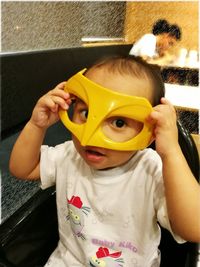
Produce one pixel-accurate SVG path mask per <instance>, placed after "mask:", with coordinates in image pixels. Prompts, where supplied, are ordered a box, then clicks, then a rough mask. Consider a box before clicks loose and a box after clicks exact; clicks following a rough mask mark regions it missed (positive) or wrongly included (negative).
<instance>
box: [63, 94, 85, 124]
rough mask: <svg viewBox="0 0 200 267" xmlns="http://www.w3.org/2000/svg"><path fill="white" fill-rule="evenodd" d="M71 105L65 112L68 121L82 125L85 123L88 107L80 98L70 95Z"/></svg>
mask: <svg viewBox="0 0 200 267" xmlns="http://www.w3.org/2000/svg"><path fill="white" fill-rule="evenodd" d="M70 99H71V105H70V107H69V109H68V110H67V114H68V117H69V119H70V120H71V121H72V122H74V123H77V124H83V123H85V122H86V121H87V116H88V106H87V104H86V103H85V102H84V101H83V100H82V99H80V98H78V97H77V96H75V95H73V94H72V95H70Z"/></svg>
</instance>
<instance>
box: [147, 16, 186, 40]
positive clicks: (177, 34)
mask: <svg viewBox="0 0 200 267" xmlns="http://www.w3.org/2000/svg"><path fill="white" fill-rule="evenodd" d="M152 33H153V34H154V35H158V34H162V33H169V35H170V36H172V37H174V38H175V39H176V40H180V39H181V29H180V27H179V26H178V25H176V24H170V23H169V22H168V21H167V20H166V19H159V20H157V21H156V22H155V24H154V25H153V29H152Z"/></svg>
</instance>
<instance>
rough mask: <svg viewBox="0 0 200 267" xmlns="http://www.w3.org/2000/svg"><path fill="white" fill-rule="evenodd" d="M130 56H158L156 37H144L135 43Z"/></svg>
mask: <svg viewBox="0 0 200 267" xmlns="http://www.w3.org/2000/svg"><path fill="white" fill-rule="evenodd" d="M129 55H134V56H148V57H150V58H152V57H155V56H158V54H157V52H156V36H155V35H154V34H152V33H148V34H145V35H143V36H142V37H141V38H140V39H139V40H138V41H136V42H135V44H134V45H133V47H132V48H131V50H130V52H129Z"/></svg>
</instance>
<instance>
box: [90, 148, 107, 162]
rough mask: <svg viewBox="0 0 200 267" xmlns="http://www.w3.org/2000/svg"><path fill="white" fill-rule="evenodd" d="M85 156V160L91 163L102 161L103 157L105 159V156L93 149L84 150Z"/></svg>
mask: <svg viewBox="0 0 200 267" xmlns="http://www.w3.org/2000/svg"><path fill="white" fill-rule="evenodd" d="M85 155H86V158H87V159H88V160H91V161H99V160H102V158H103V157H105V154H103V153H101V152H100V151H97V150H93V149H86V150H85Z"/></svg>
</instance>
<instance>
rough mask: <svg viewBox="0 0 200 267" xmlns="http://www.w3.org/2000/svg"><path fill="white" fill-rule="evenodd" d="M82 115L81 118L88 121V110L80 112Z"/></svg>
mask: <svg viewBox="0 0 200 267" xmlns="http://www.w3.org/2000/svg"><path fill="white" fill-rule="evenodd" d="M80 114H81V117H82V118H83V119H87V117H88V110H87V109H84V110H82V111H81V112H80Z"/></svg>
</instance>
